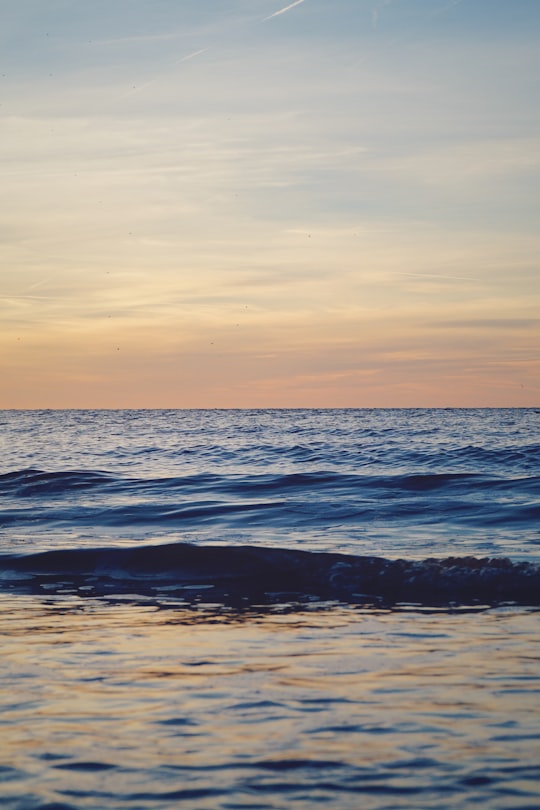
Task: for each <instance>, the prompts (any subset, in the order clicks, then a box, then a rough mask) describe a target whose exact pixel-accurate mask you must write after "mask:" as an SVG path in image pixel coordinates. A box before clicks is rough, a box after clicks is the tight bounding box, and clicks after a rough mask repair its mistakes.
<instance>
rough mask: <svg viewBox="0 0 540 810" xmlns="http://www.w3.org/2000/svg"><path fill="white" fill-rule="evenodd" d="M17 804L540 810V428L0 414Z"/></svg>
mask: <svg viewBox="0 0 540 810" xmlns="http://www.w3.org/2000/svg"><path fill="white" fill-rule="evenodd" d="M0 451H1V452H0V806H1V807H2V808H6V810H172V808H189V810H192V809H193V810H195V809H197V810H216V808H219V809H221V808H223V810H225V809H226V810H240V809H242V810H246V809H247V808H250V809H253V810H255V809H256V810H285V809H286V808H295V810H312V809H313V808H315V807H319V806H320V807H326V808H329V809H330V808H332V810H349V808H350V810H353V808H354V810H358V808H361V809H362V810H364V809H365V810H394V809H395V808H407V809H408V810H420V808H437V810H463V809H467V808H489V810H510V809H515V810H517V809H518V808H519V810H533V808H534V810H538V808H539V807H540V645H539V640H540V638H539V637H540V633H539V619H540V408H537V409H535V408H519V409H512V408H505V409H344V410H340V409H305V410H304V409H295V410H286V409H277V410H273V409H269V410H65V411H62V410H28V411H15V410H13V411H9V410H8V411H1V412H0Z"/></svg>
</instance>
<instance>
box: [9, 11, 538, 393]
mask: <svg viewBox="0 0 540 810" xmlns="http://www.w3.org/2000/svg"><path fill="white" fill-rule="evenodd" d="M0 43H1V48H0V104H1V106H0V122H1V130H2V137H1V139H0V159H1V162H2V183H1V186H0V201H1V204H0V235H1V240H0V256H1V265H0V268H1V269H0V375H1V377H0V379H1V383H0V407H3V408H41V407H50V408H58V407H66V408H77V407H79V408H95V407H105V408H116V407H179V408H182V407H209V408H212V407H223V408H229V407H407V406H413V407H414V406H443V407H444V406H528V405H538V404H539V403H540V360H539V357H540V267H539V264H540V46H539V43H540V2H539V1H538V0H296V2H290V3H289V4H287V3H286V2H281V3H280V0H92V2H83V0H17V1H16V2H15V0H12V2H9V0H7V2H2V3H1V5H0Z"/></svg>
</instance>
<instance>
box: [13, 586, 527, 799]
mask: <svg viewBox="0 0 540 810" xmlns="http://www.w3.org/2000/svg"><path fill="white" fill-rule="evenodd" d="M537 622H538V614H537V612H535V611H531V610H526V609H514V608H499V609H493V610H486V611H479V612H465V611H461V612H456V613H450V612H443V611H431V612H429V611H425V612H420V611H414V610H405V609H404V610H401V611H385V610H374V609H358V608H354V607H344V606H338V605H328V606H321V605H319V606H316V605H313V606H311V607H310V606H305V607H304V608H298V609H297V610H295V611H293V610H292V609H291V610H288V611H287V610H283V611H281V612H280V611H279V610H278V609H276V608H275V609H266V610H263V609H260V610H257V609H256V608H252V609H250V610H246V611H244V612H241V611H233V610H227V609H225V608H223V607H219V606H212V605H207V606H202V607H199V608H198V609H194V608H191V607H183V606H181V605H178V606H176V607H173V606H170V607H169V609H160V608H159V607H158V606H156V605H154V604H152V603H150V602H149V603H148V604H145V603H141V602H140V601H139V602H138V603H132V602H130V601H128V600H126V599H123V600H122V601H118V602H116V603H114V604H112V603H107V602H106V601H100V600H97V599H94V600H92V599H89V600H88V601H84V600H81V599H79V598H75V597H59V596H54V597H50V598H42V597H36V596H20V595H18V596H11V595H7V594H3V595H0V633H1V636H2V638H1V650H2V654H1V659H0V669H1V680H0V703H1V707H2V716H1V722H2V729H1V736H0V756H1V761H2V763H3V765H4V767H6V768H8V769H13V776H12V778H11V779H10V780H8V781H7V782H5V783H4V785H3V790H4V792H5V795H6V796H8V797H9V796H13V795H19V796H20V795H27V794H28V795H30V794H31V795H36V796H40V797H41V799H43V800H44V799H45V798H47V799H48V800H50V801H53V800H54V801H68V798H69V796H71V795H74V794H76V795H77V796H78V798H77V801H78V802H82V804H81V805H80V806H89V807H90V806H96V802H97V806H99V801H101V802H102V803H103V802H104V801H105V798H106V806H110V807H113V806H116V805H115V801H118V802H119V803H121V802H123V804H122V805H121V806H126V802H127V803H128V806H129V801H130V799H129V796H131V795H135V794H136V793H137V791H140V790H142V789H143V787H144V790H146V792H147V794H148V798H147V800H145V801H146V805H145V806H148V807H154V806H156V807H162V806H163V807H165V806H171V805H166V804H160V801H161V799H160V798H159V796H160V791H163V789H164V785H165V786H168V787H169V788H171V790H173V791H174V790H179V789H180V788H179V785H180V786H181V785H189V786H191V787H193V786H196V787H197V789H199V788H200V789H201V790H203V788H204V790H206V789H207V788H206V787H204V786H209V785H211V786H212V790H217V789H219V790H222V791H223V792H224V793H226V794H227V795H228V793H230V792H233V793H235V794H238V796H240V797H242V796H244V793H245V791H247V792H248V793H249V792H250V791H252V792H253V791H255V792H256V791H257V790H259V789H260V790H266V789H267V788H266V787H265V785H267V783H268V784H269V786H270V787H268V790H270V791H271V789H272V785H273V784H274V782H273V781H272V780H275V778H276V775H275V774H274V771H273V768H274V766H275V768H276V769H277V770H278V771H279V773H278V776H279V779H278V782H280V783H282V782H283V780H284V779H285V778H287V779H289V780H291V779H292V776H290V774H289V770H288V769H287V767H286V765H284V764H283V763H284V762H285V763H286V762H287V761H289V762H290V763H292V765H291V769H292V772H293V775H294V774H295V773H296V771H295V770H294V769H295V768H296V765H295V764H294V763H295V762H296V761H297V760H307V761H308V762H310V761H312V762H314V763H322V764H320V765H318V766H317V769H314V770H316V773H317V774H318V776H317V779H319V780H320V774H321V773H326V772H327V771H328V774H327V776H326V777H325V778H326V782H328V783H330V782H332V783H333V784H336V780H337V783H340V782H339V780H342V782H343V785H346V784H349V782H351V780H352V782H354V780H355V779H356V780H359V779H365V778H367V775H368V774H369V775H370V778H376V779H379V780H382V781H383V783H384V784H387V785H388V784H391V785H393V786H394V788H395V790H396V791H398V793H399V790H400V785H401V786H402V787H403V786H406V785H416V786H418V785H424V788H425V791H427V792H426V793H425V796H426V797H429V795H431V796H432V798H431V799H429V798H425V799H423V798H422V796H423V795H424V794H421V795H418V796H416V797H415V799H414V801H413V803H412V805H411V804H410V803H409V804H407V803H404V804H399V803H397V804H394V805H393V806H396V807H401V806H403V807H407V806H408V807H410V806H415V807H416V806H418V807H422V806H430V805H429V804H426V805H424V804H422V802H423V801H432V800H433V794H430V793H429V790H431V791H433V789H434V787H433V786H434V785H435V784H442V783H445V782H448V784H452V785H453V790H454V791H455V790H457V788H456V786H455V785H456V783H459V784H460V785H461V788H460V790H464V789H465V788H464V787H463V785H464V784H466V783H465V782H464V781H463V780H464V779H465V777H466V776H467V774H469V775H470V774H471V773H472V774H473V775H474V774H478V773H483V772H485V771H486V769H487V771H493V772H496V773H497V774H499V775H498V776H497V778H496V779H495V780H494V781H493V780H492V783H490V784H491V787H489V786H486V785H483V783H482V779H480V780H479V782H478V784H476V783H475V785H476V786H475V787H474V790H473V786H472V785H473V782H471V784H470V785H468V787H466V790H467V791H469V792H470V791H471V790H473V792H474V791H476V792H477V793H478V791H482V790H483V791H489V790H493V789H494V788H493V785H494V784H495V785H496V784H498V782H497V780H499V781H500V780H501V779H503V777H502V776H501V775H500V774H501V773H503V771H504V768H507V769H508V768H514V767H515V768H517V767H518V764H519V767H520V768H522V769H523V768H525V769H526V768H527V767H531V768H532V767H533V766H534V764H535V756H534V746H535V745H536V753H537V755H538V736H537V731H538V705H539V703H538V683H539V681H538V676H539V675H540V668H539V664H538V659H537V657H536V656H535V655H534V654H533V653H532V651H533V650H534V649H535V644H536V643H537V632H538V631H537ZM411 762H416V763H417V766H413V765H409V766H408V765H407V763H411ZM422 762H423V763H424V764H423V765H422V764H421V763H422ZM85 763H86V764H85ZM273 763H274V764H273ZM276 763H278V764H276ZM325 763H326V764H325ZM418 763H420V764H418ZM303 767H304V768H306V767H307V766H306V765H304V766H303ZM244 771H245V772H244ZM520 773H521V771H520V772H518V771H515V773H514V771H512V776H511V784H512V789H513V790H516V789H518V787H519V785H522V787H519V790H529V791H530V785H529V787H523V786H524V785H528V784H529V783H528V782H527V781H526V780H527V779H530V774H528V773H527V774H525V773H522V774H521V776H520ZM302 774H303V776H302V779H301V780H300V781H302V783H303V784H304V786H305V784H306V783H307V784H308V786H309V784H310V779H311V780H312V781H313V780H315V781H316V778H315V776H314V775H311V771H309V772H308V774H307V776H306V773H305V772H304V771H302ZM340 774H342V775H340ZM344 774H346V777H345V776H344ZM295 778H298V774H296V776H295ZM254 780H255V782H254ZM257 780H258V781H257ZM268 780H269V781H268ZM343 780H345V781H343ZM520 780H521V781H520ZM255 783H256V784H255ZM276 784H277V782H276ZM355 784H356V783H355ZM250 785H251V787H250ZM257 785H258V787H257ZM201 786H202V787H201ZM216 786H217V787H216ZM182 789H183V788H182ZM313 789H314V788H313ZM204 790H203V793H204ZM276 790H277V788H276ZM340 790H342V793H340V799H339V806H340V807H349V806H350V807H358V806H362V807H373V808H378V807H383V806H385V804H384V802H383V800H382V799H381V798H378V797H377V795H375V793H369V797H368V794H366V796H363V797H362V800H361V802H360V803H359V797H358V795H357V794H354V793H351V794H350V795H349V793H348V792H347V790H349V788H347V790H345V789H344V788H341V787H340ZM6 791H7V792H6ZM304 793H305V789H304ZM0 795H1V794H0ZM145 795H146V794H145ZM475 795H476V794H475ZM482 795H483V794H482V793H481V792H480V793H479V794H478V796H477V798H478V799H481V797H482ZM99 796H101V799H98V798H97V797H99ZM489 796H490V794H489V793H486V800H488V799H489ZM66 797H68V798H66ZM152 797H153V798H152ZM312 798H313V797H312ZM387 799H388V797H386V799H385V801H387ZM282 800H283V797H281V799H279V801H282ZM353 800H354V801H353ZM163 801H164V800H163ZM194 801H195V800H194ZM295 801H297V802H300V799H298V800H296V799H295ZM396 801H397V800H396ZM400 801H401V800H400ZM404 801H405V800H404ZM408 801H409V802H410V801H411V800H410V798H409V800H408ZM92 802H94V804H92ZM348 802H349V803H348ZM378 802H380V803H378ZM119 806H120V804H119ZM192 806H193V807H203V808H204V807H207V806H208V807H216V806H221V805H220V804H218V803H217V799H216V798H215V797H214V798H213V799H212V797H211V796H208V797H206V796H205V795H202V794H201V795H200V796H199V797H198V799H197V800H196V801H195V803H194V804H193V805H192ZM263 806H266V805H263ZM269 806H276V805H269ZM300 806H305V807H309V806H310V802H309V801H308V800H306V803H305V805H302V804H301V802H300ZM431 806H433V805H431ZM456 806H457V805H456ZM501 806H502V805H501ZM505 806H507V807H512V806H513V805H512V804H511V803H510V804H507V805H505ZM516 806H518V805H516Z"/></svg>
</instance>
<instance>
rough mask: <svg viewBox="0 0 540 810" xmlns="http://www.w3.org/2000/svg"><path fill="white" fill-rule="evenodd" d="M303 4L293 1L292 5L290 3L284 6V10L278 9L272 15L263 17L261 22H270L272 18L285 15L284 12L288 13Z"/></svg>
mask: <svg viewBox="0 0 540 810" xmlns="http://www.w3.org/2000/svg"><path fill="white" fill-rule="evenodd" d="M303 2H304V0H295V2H294V3H291V4H290V5H288V6H285V8H280V10H279V11H274V13H273V14H270V16H269V17H265V18H264V20H263V22H266V20H271V19H272V17H279V15H280V14H285V12H286V11H290V10H291V8H294V7H295V6H299V5H300V3H303Z"/></svg>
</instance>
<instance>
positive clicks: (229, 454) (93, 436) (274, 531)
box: [0, 409, 540, 559]
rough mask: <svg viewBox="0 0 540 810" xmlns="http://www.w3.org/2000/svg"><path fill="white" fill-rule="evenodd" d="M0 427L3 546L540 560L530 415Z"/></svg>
mask: <svg viewBox="0 0 540 810" xmlns="http://www.w3.org/2000/svg"><path fill="white" fill-rule="evenodd" d="M0 428H1V437H2V446H1V451H2V452H1V456H0V458H1V465H0V509H1V530H0V531H1V533H0V551H10V552H11V551H13V549H14V548H15V546H17V548H18V549H20V551H21V552H33V551H35V550H38V549H40V550H45V549H48V548H53V547H62V548H68V547H71V546H77V547H78V546H80V545H81V544H84V545H94V544H99V545H103V543H105V544H110V545H118V544H119V543H123V542H126V541H131V540H134V541H136V542H137V543H140V542H141V541H145V542H147V541H150V542H152V543H154V542H159V541H160V539H162V538H163V539H165V540H166V541H167V542H170V541H171V540H179V541H190V542H211V543H214V544H215V543H219V544H238V543H250V544H257V545H259V544H260V545H271V546H276V545H277V546H283V547H287V548H303V549H309V550H314V551H315V550H321V551H322V550H324V551H344V552H348V553H352V554H380V555H382V556H389V557H397V556H405V557H407V558H409V559H412V558H415V559H419V558H422V557H424V556H445V555H452V554H454V555H455V554H459V555H464V554H480V555H488V556H491V555H501V556H511V557H512V558H513V559H538V555H539V552H540V545H539V544H540V530H539V528H538V527H539V525H540V521H539V517H540V507H539V501H540V498H539V495H540V412H538V411H535V410H533V409H517V410H512V409H510V410H330V411H325V410H305V411H302V410H300V411H295V410H288V411H279V410H269V411H63V412H58V411H40V412H35V411H28V412H3V413H2V414H1V425H0Z"/></svg>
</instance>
